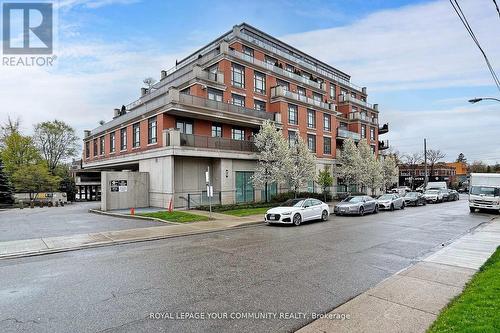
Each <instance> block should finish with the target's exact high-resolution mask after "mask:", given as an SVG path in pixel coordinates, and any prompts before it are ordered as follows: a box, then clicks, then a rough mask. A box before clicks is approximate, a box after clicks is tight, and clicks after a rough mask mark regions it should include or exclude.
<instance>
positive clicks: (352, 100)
mask: <svg viewBox="0 0 500 333" xmlns="http://www.w3.org/2000/svg"><path fill="white" fill-rule="evenodd" d="M339 103H355V104H358V105H361V106H364V107H365V108H368V109H372V110H375V107H374V106H373V104H371V103H368V102H366V101H363V100H361V99H358V98H355V97H352V96H351V95H342V94H340V95H339Z"/></svg>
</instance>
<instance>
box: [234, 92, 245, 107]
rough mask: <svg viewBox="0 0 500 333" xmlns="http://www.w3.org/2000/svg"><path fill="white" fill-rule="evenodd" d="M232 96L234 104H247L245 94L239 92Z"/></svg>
mask: <svg viewBox="0 0 500 333" xmlns="http://www.w3.org/2000/svg"><path fill="white" fill-rule="evenodd" d="M231 98H232V100H233V104H234V105H238V106H245V96H241V95H237V94H232V95H231Z"/></svg>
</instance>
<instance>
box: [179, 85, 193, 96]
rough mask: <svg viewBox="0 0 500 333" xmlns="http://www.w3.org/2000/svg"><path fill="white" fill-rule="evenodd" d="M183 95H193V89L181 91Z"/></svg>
mask: <svg viewBox="0 0 500 333" xmlns="http://www.w3.org/2000/svg"><path fill="white" fill-rule="evenodd" d="M180 93H181V94H184V95H191V87H187V88H186V89H182V90H181V91H180Z"/></svg>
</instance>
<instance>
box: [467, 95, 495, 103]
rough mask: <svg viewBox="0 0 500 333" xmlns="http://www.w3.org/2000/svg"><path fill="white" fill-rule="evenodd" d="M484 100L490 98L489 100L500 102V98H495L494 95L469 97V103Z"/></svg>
mask: <svg viewBox="0 0 500 333" xmlns="http://www.w3.org/2000/svg"><path fill="white" fill-rule="evenodd" d="M484 100H488V101H496V102H499V103H500V99H498V98H494V97H479V98H473V99H469V103H472V104H474V103H477V102H481V101H484Z"/></svg>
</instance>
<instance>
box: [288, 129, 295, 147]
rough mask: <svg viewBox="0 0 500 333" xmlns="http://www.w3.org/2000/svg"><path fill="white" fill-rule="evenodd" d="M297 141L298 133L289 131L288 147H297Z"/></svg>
mask: <svg viewBox="0 0 500 333" xmlns="http://www.w3.org/2000/svg"><path fill="white" fill-rule="evenodd" d="M296 141H297V132H294V131H288V146H289V147H293V146H295V142H296Z"/></svg>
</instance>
